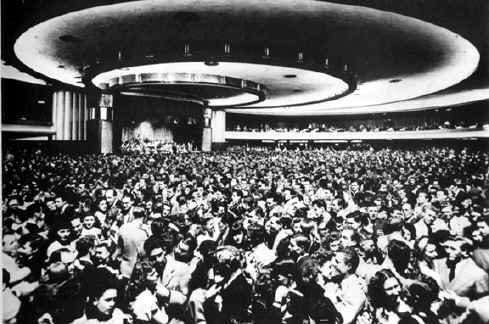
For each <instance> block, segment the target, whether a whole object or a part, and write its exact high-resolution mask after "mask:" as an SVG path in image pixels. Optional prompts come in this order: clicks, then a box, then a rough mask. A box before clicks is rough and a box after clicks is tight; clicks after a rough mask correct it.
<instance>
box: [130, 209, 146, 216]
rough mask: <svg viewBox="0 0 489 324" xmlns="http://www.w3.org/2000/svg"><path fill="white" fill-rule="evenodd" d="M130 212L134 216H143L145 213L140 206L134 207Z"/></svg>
mask: <svg viewBox="0 0 489 324" xmlns="http://www.w3.org/2000/svg"><path fill="white" fill-rule="evenodd" d="M132 214H133V215H134V218H143V217H144V215H145V213H144V209H143V208H141V207H134V209H133V211H132Z"/></svg>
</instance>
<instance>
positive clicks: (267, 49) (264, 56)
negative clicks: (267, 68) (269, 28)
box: [263, 47, 270, 59]
mask: <svg viewBox="0 0 489 324" xmlns="http://www.w3.org/2000/svg"><path fill="white" fill-rule="evenodd" d="M263 58H267V59H268V58H270V48H269V47H265V50H264V55H263Z"/></svg>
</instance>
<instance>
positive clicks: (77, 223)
mask: <svg viewBox="0 0 489 324" xmlns="http://www.w3.org/2000/svg"><path fill="white" fill-rule="evenodd" d="M70 223H71V227H72V229H73V234H74V235H75V236H76V237H78V236H80V234H81V232H82V229H83V223H82V221H81V217H80V215H79V214H75V215H74V216H73V217H72V218H71V220H70Z"/></svg>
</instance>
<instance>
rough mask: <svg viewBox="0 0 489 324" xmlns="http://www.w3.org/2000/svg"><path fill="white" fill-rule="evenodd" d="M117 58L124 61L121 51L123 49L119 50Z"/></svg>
mask: <svg viewBox="0 0 489 324" xmlns="http://www.w3.org/2000/svg"><path fill="white" fill-rule="evenodd" d="M117 59H118V60H119V61H122V52H121V51H118V52H117Z"/></svg>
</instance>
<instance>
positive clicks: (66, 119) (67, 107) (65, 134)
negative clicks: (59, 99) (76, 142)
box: [63, 91, 73, 140]
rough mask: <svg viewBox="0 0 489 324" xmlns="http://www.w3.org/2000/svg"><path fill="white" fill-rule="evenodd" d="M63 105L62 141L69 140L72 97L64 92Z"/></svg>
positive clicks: (67, 92)
mask: <svg viewBox="0 0 489 324" xmlns="http://www.w3.org/2000/svg"><path fill="white" fill-rule="evenodd" d="M64 99H65V103H64V107H63V108H64V122H63V128H64V130H63V140H71V128H72V127H71V126H72V125H71V120H72V118H73V116H72V110H73V108H72V107H71V105H72V96H71V92H70V91H65V98H64Z"/></svg>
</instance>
